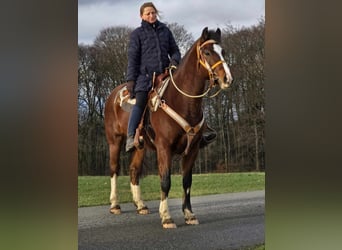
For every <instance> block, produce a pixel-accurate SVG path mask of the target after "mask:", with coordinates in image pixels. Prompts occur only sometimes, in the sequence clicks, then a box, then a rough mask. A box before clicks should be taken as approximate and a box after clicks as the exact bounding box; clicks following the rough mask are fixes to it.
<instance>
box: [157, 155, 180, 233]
mask: <svg viewBox="0 0 342 250" xmlns="http://www.w3.org/2000/svg"><path fill="white" fill-rule="evenodd" d="M157 154H158V168H159V176H160V187H161V200H160V205H159V215H160V218H161V224H162V226H163V228H177V226H176V224H175V223H174V221H173V219H172V218H171V215H170V211H169V205H168V202H167V200H168V196H169V191H170V188H171V153H170V152H169V150H165V149H162V150H160V149H159V150H158V152H157Z"/></svg>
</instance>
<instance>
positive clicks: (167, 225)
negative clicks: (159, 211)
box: [163, 223, 177, 229]
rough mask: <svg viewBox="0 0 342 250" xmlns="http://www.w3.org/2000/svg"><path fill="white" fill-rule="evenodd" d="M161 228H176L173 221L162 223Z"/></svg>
mask: <svg viewBox="0 0 342 250" xmlns="http://www.w3.org/2000/svg"><path fill="white" fill-rule="evenodd" d="M163 228H165V229H169V228H177V226H176V224H175V223H164V224H163Z"/></svg>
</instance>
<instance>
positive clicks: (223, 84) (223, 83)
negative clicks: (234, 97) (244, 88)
mask: <svg viewBox="0 0 342 250" xmlns="http://www.w3.org/2000/svg"><path fill="white" fill-rule="evenodd" d="M232 81H233V79H232V78H230V79H229V80H228V79H227V78H226V77H224V79H220V78H217V79H215V83H216V84H217V85H219V86H220V88H221V89H222V90H227V89H228V88H229V87H230V85H231V84H232Z"/></svg>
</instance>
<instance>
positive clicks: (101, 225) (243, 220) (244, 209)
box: [78, 191, 265, 250]
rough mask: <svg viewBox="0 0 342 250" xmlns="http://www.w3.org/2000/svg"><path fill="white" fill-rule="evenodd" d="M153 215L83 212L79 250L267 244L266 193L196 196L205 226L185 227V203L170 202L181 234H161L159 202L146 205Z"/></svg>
mask: <svg viewBox="0 0 342 250" xmlns="http://www.w3.org/2000/svg"><path fill="white" fill-rule="evenodd" d="M146 205H147V206H148V207H149V209H150V214H148V215H138V214H136V213H135V208H134V206H133V204H131V203H127V204H121V209H122V211H123V212H122V214H121V215H112V214H110V213H109V212H108V209H109V206H97V207H86V208H79V209H78V246H79V249H120V250H121V249H197V250H198V249H243V248H245V247H247V246H253V245H256V244H260V243H263V242H265V240H264V238H265V227H264V215H265V213H264V212H265V211H264V210H265V192H264V191H254V192H244V193H233V194H220V195H209V196H201V197H192V208H193V211H194V213H195V214H196V216H197V218H198V220H199V222H200V224H199V225H196V226H190V225H186V224H185V222H184V219H183V213H182V211H181V199H170V200H169V208H170V212H171V215H172V216H173V219H174V221H175V223H176V224H177V229H169V230H166V229H162V226H161V225H160V219H159V213H158V209H159V201H147V202H146Z"/></svg>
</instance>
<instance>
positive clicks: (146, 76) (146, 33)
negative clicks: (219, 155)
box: [126, 2, 216, 152]
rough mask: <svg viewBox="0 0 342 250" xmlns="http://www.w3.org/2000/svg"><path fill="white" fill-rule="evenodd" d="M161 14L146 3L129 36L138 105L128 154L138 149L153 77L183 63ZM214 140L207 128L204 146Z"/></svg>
mask: <svg viewBox="0 0 342 250" xmlns="http://www.w3.org/2000/svg"><path fill="white" fill-rule="evenodd" d="M158 13H159V12H158V10H157V8H156V7H155V6H154V4H153V3H151V2H148V3H144V4H143V5H142V6H141V7H140V17H141V19H142V21H141V26H140V27H138V28H136V29H135V30H134V31H133V32H132V34H131V36H130V42H129V46H128V67H127V77H126V80H127V88H128V90H129V92H130V95H131V98H133V97H135V98H136V104H135V105H134V106H133V108H132V111H131V113H130V117H129V121H128V129H127V141H126V152H129V151H131V150H133V149H134V148H135V147H134V136H135V133H136V129H137V127H138V124H139V122H140V120H141V117H142V114H143V112H144V109H145V106H146V104H147V97H148V93H149V91H150V90H151V88H152V76H153V74H157V75H158V74H162V73H164V70H165V68H167V67H168V66H177V65H178V63H179V62H180V60H181V55H180V52H179V48H178V46H177V44H176V42H175V39H174V37H173V35H172V33H171V31H170V30H169V28H167V26H166V25H165V24H164V23H162V22H160V21H159V20H158V19H157V16H158ZM169 57H170V58H171V60H170V59H169ZM215 137H216V132H215V131H213V130H212V129H210V128H209V127H208V129H207V132H206V133H205V134H204V138H203V140H202V142H203V143H202V145H203V146H205V145H206V144H208V143H209V142H211V141H213V139H214V138H215Z"/></svg>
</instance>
